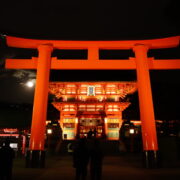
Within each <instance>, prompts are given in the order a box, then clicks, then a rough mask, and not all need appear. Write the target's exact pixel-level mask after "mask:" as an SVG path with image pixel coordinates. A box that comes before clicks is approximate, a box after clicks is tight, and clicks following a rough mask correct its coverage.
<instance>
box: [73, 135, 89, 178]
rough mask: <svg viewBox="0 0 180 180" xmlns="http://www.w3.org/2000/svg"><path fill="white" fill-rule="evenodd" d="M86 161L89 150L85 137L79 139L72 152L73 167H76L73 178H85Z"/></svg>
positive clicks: (87, 160)
mask: <svg viewBox="0 0 180 180" xmlns="http://www.w3.org/2000/svg"><path fill="white" fill-rule="evenodd" d="M88 162H89V152H88V148H87V145H86V139H80V140H79V141H78V144H77V146H76V148H75V149H74V152H73V167H74V168H76V177H75V180H80V179H81V180H85V179H86V177H87V166H88Z"/></svg>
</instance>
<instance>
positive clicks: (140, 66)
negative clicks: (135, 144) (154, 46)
mask: <svg viewBox="0 0 180 180" xmlns="http://www.w3.org/2000/svg"><path fill="white" fill-rule="evenodd" d="M133 50H134V52H135V56H136V57H135V61H136V71H137V85H138V96H139V106H140V119H141V123H142V139H143V150H144V162H145V167H156V166H157V163H158V161H157V150H158V144H157V135H156V125H155V117H154V107H153V100H152V91H151V83H150V75H149V68H148V58H147V51H148V46H147V45H143V44H136V45H135V46H134V48H133Z"/></svg>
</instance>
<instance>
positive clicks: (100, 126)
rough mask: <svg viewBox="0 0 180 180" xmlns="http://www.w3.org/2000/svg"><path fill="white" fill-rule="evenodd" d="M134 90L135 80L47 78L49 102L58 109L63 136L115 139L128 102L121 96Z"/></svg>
mask: <svg viewBox="0 0 180 180" xmlns="http://www.w3.org/2000/svg"><path fill="white" fill-rule="evenodd" d="M136 90H137V85H136V82H126V81H124V82H118V81H117V82H113V81H112V82H110V81H109V82H108V81H104V82H100V81H99V82H95V81H94V82H50V84H49V92H50V93H51V94H53V95H55V97H56V99H55V100H54V102H52V104H53V106H54V107H55V108H56V109H58V110H59V111H60V119H59V124H60V126H61V129H62V131H63V139H66V140H73V139H75V137H76V136H80V137H87V135H88V132H89V131H90V130H94V131H95V132H96V133H95V136H96V137H97V138H106V139H107V140H119V131H120V128H121V125H122V121H123V120H122V113H123V111H124V110H125V109H126V108H127V107H128V106H129V105H130V104H131V103H130V102H126V100H125V97H126V96H127V95H128V94H133V93H134V92H135V91H136Z"/></svg>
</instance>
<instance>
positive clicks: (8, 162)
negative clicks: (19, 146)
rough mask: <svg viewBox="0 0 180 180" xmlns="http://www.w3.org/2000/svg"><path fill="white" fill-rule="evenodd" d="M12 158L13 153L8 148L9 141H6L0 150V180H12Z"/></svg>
mask: <svg viewBox="0 0 180 180" xmlns="http://www.w3.org/2000/svg"><path fill="white" fill-rule="evenodd" d="M14 157H15V152H14V150H13V149H12V148H11V147H10V141H9V140H8V139H6V141H5V142H4V144H3V146H2V147H1V149H0V180H11V179H12V167H13V159H14Z"/></svg>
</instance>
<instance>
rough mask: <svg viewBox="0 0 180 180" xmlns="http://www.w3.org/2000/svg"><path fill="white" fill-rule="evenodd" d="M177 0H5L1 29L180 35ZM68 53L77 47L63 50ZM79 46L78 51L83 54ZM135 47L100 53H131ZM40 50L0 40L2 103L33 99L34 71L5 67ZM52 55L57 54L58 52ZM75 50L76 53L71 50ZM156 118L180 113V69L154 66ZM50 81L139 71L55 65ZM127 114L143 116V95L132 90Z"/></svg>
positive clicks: (167, 54) (54, 34)
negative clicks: (73, 68)
mask: <svg viewBox="0 0 180 180" xmlns="http://www.w3.org/2000/svg"><path fill="white" fill-rule="evenodd" d="M177 2H178V1H177V0H173V1H172V0H147V1H144V0H136V1H132V0H126V1H121V0H118V1H106V0H104V1H102V0H99V1H80V0H79V1H78V0H76V1H74V0H72V1H70V0H66V1H62V2H61V3H60V1H57V2H56V1H48V2H46V1H42V2H41V1H23V0H22V1H10V2H9V1H4V2H1V4H0V33H1V34H2V35H11V36H16V37H24V38H34V39H60V40H134V39H152V38H163V37H170V36H176V35H180V23H179V16H178V15H179V6H178V5H177ZM62 54H64V56H65V58H66V57H67V58H68V56H71V54H72V53H69V54H68V52H62ZM81 54H82V53H81V52H79V53H77V54H76V55H75V56H80V55H81ZM133 55H134V54H133V53H132V52H127V51H126V52H125V51H124V52H110V53H109V54H105V53H104V52H102V53H101V56H102V57H103V56H109V57H115V58H116V57H117V58H119V57H120V58H121V57H122V58H124V57H125V58H126V57H129V56H133ZM148 55H149V56H150V57H155V58H162V59H163V58H179V59H180V47H178V48H175V49H167V50H151V51H150V52H149V54H148ZM31 56H37V52H36V51H35V50H23V49H15V48H8V47H7V46H6V42H5V39H4V37H3V36H2V37H1V40H0V104H1V105H2V104H14V103H30V104H32V102H33V93H34V89H33V88H32V89H28V88H27V87H26V86H25V83H26V81H27V80H28V79H35V77H36V72H35V71H25V70H6V69H4V60H5V58H31ZM53 56H58V52H54V53H53ZM72 56H73V55H72ZM150 75H151V82H152V92H153V100H154V107H155V115H156V119H180V113H179V102H180V94H179V92H180V80H179V77H180V70H174V71H170V70H167V71H151V72H150ZM50 80H51V81H129V80H130V81H131V80H133V81H134V80H136V73H135V71H54V70H52V71H51V76H50ZM130 99H131V101H132V105H131V106H130V107H129V108H128V109H127V114H129V115H128V116H129V117H130V118H132V119H138V116H139V115H138V95H137V93H136V94H135V95H133V96H130Z"/></svg>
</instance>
